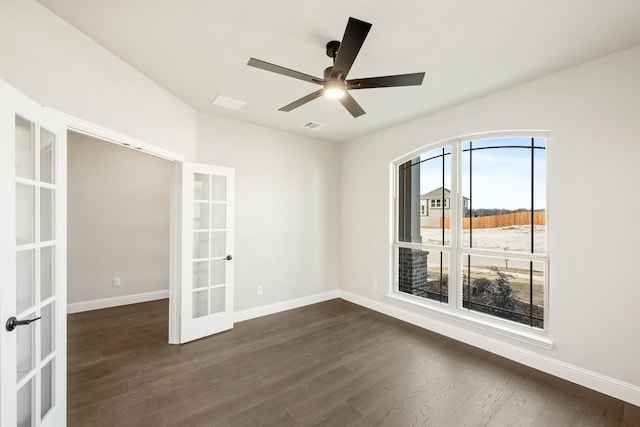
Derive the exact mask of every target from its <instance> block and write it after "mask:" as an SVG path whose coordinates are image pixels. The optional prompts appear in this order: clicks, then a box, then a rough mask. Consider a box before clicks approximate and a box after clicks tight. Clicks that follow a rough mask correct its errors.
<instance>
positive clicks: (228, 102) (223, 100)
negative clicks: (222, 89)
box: [212, 95, 244, 110]
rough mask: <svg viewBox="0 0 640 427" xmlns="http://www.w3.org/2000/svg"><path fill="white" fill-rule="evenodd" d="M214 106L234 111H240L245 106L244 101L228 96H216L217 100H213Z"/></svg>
mask: <svg viewBox="0 0 640 427" xmlns="http://www.w3.org/2000/svg"><path fill="white" fill-rule="evenodd" d="M212 104H213V105H218V106H220V107H225V108H231V109H232V110H239V109H241V108H242V106H243V105H244V101H240V100H239V99H233V98H229V97H228V96H222V95H218V96H216V99H214V100H213V102H212Z"/></svg>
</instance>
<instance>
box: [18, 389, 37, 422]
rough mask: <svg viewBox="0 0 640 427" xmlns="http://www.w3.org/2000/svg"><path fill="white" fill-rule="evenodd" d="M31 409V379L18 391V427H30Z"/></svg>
mask: <svg viewBox="0 0 640 427" xmlns="http://www.w3.org/2000/svg"><path fill="white" fill-rule="evenodd" d="M32 407H33V379H30V380H29V382H27V383H26V384H25V385H23V386H22V388H21V389H20V390H18V424H17V425H18V427H31V426H32V425H33V421H32V416H31V414H32V410H31V408H32Z"/></svg>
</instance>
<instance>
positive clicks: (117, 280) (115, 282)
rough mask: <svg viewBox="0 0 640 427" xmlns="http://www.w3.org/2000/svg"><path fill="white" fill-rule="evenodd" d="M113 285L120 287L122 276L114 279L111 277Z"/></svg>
mask: <svg viewBox="0 0 640 427" xmlns="http://www.w3.org/2000/svg"><path fill="white" fill-rule="evenodd" d="M111 285H113V287H114V288H119V287H120V278H119V277H114V278H113V279H111Z"/></svg>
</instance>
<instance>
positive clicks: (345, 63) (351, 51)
mask: <svg viewBox="0 0 640 427" xmlns="http://www.w3.org/2000/svg"><path fill="white" fill-rule="evenodd" d="M370 29H371V24H369V23H368V22H364V21H360V20H359V19H355V18H349V22H348V23H347V28H346V30H345V31H344V36H343V37H342V42H339V41H337V40H333V41H330V42H329V43H327V56H329V57H330V58H333V66H331V67H327V68H325V70H324V78H322V79H321V78H318V77H314V76H310V75H309V74H304V73H301V72H299V71H294V70H290V69H288V68H284V67H281V66H279V65H274V64H270V63H268V62H265V61H261V60H259V59H255V58H251V59H249V62H248V63H247V65H250V66H252V67H256V68H261V69H263V70H267V71H271V72H273V73H278V74H282V75H284V76H289V77H293V78H294V79H299V80H304V81H306V82H310V83H314V84H317V85H320V86H322V89H318V90H317V91H315V92H313V93H310V94H309V95H307V96H304V97H302V98H300V99H298V100H297V101H294V102H292V103H291V104H288V105H285V106H284V107H282V108H280V109H279V111H291V110H293V109H295V108H298V107H300V106H302V105H304V104H306V103H307V102H309V101H313V100H314V99H316V98H318V97H319V96H321V95H324V96H326V97H327V98H332V99H338V100H339V101H340V102H341V103H342V105H344V107H345V108H346V109H347V110H348V111H349V113H351V115H352V116H353V117H359V116H361V115H363V114H365V111H364V110H363V109H362V107H360V105H359V104H358V103H357V102H356V100H355V99H353V97H352V96H351V95H350V94H349V92H348V91H350V90H355V89H372V88H377V87H395V86H420V85H421V84H422V80H423V79H424V73H413V74H398V75H394V76H384V77H368V78H364V79H349V80H347V75H348V74H349V70H351V66H352V65H353V62H354V61H355V59H356V56H357V55H358V52H360V48H361V47H362V44H363V43H364V40H365V38H366V37H367V34H368V33H369V30H370Z"/></svg>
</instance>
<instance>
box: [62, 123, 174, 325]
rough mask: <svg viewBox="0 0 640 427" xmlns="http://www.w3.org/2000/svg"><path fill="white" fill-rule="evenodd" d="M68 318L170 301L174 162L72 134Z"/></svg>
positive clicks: (69, 154) (69, 139) (69, 137)
mask: <svg viewBox="0 0 640 427" xmlns="http://www.w3.org/2000/svg"><path fill="white" fill-rule="evenodd" d="M67 147H68V148H67V178H68V197H67V198H68V201H67V209H68V210H67V212H68V221H67V224H68V225H67V237H68V249H67V257H68V258H67V277H68V279H67V284H68V287H67V298H68V299H67V301H68V313H76V312H80V311H86V310H93V309H98V308H106V307H113V306H119V305H126V304H134V303H139V302H144V301H151V300H157V299H165V298H168V297H169V283H170V268H169V266H170V221H171V196H170V194H171V185H172V173H173V167H174V165H173V163H174V162H173V161H170V160H167V159H164V158H160V157H157V156H154V155H151V154H149V153H146V152H144V151H142V150H138V149H135V148H133V149H132V148H129V146H123V145H120V144H114V143H111V142H109V141H105V140H103V139H100V138H97V137H94V136H90V135H86V134H82V133H77V132H74V131H71V130H70V131H68V132H67Z"/></svg>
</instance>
